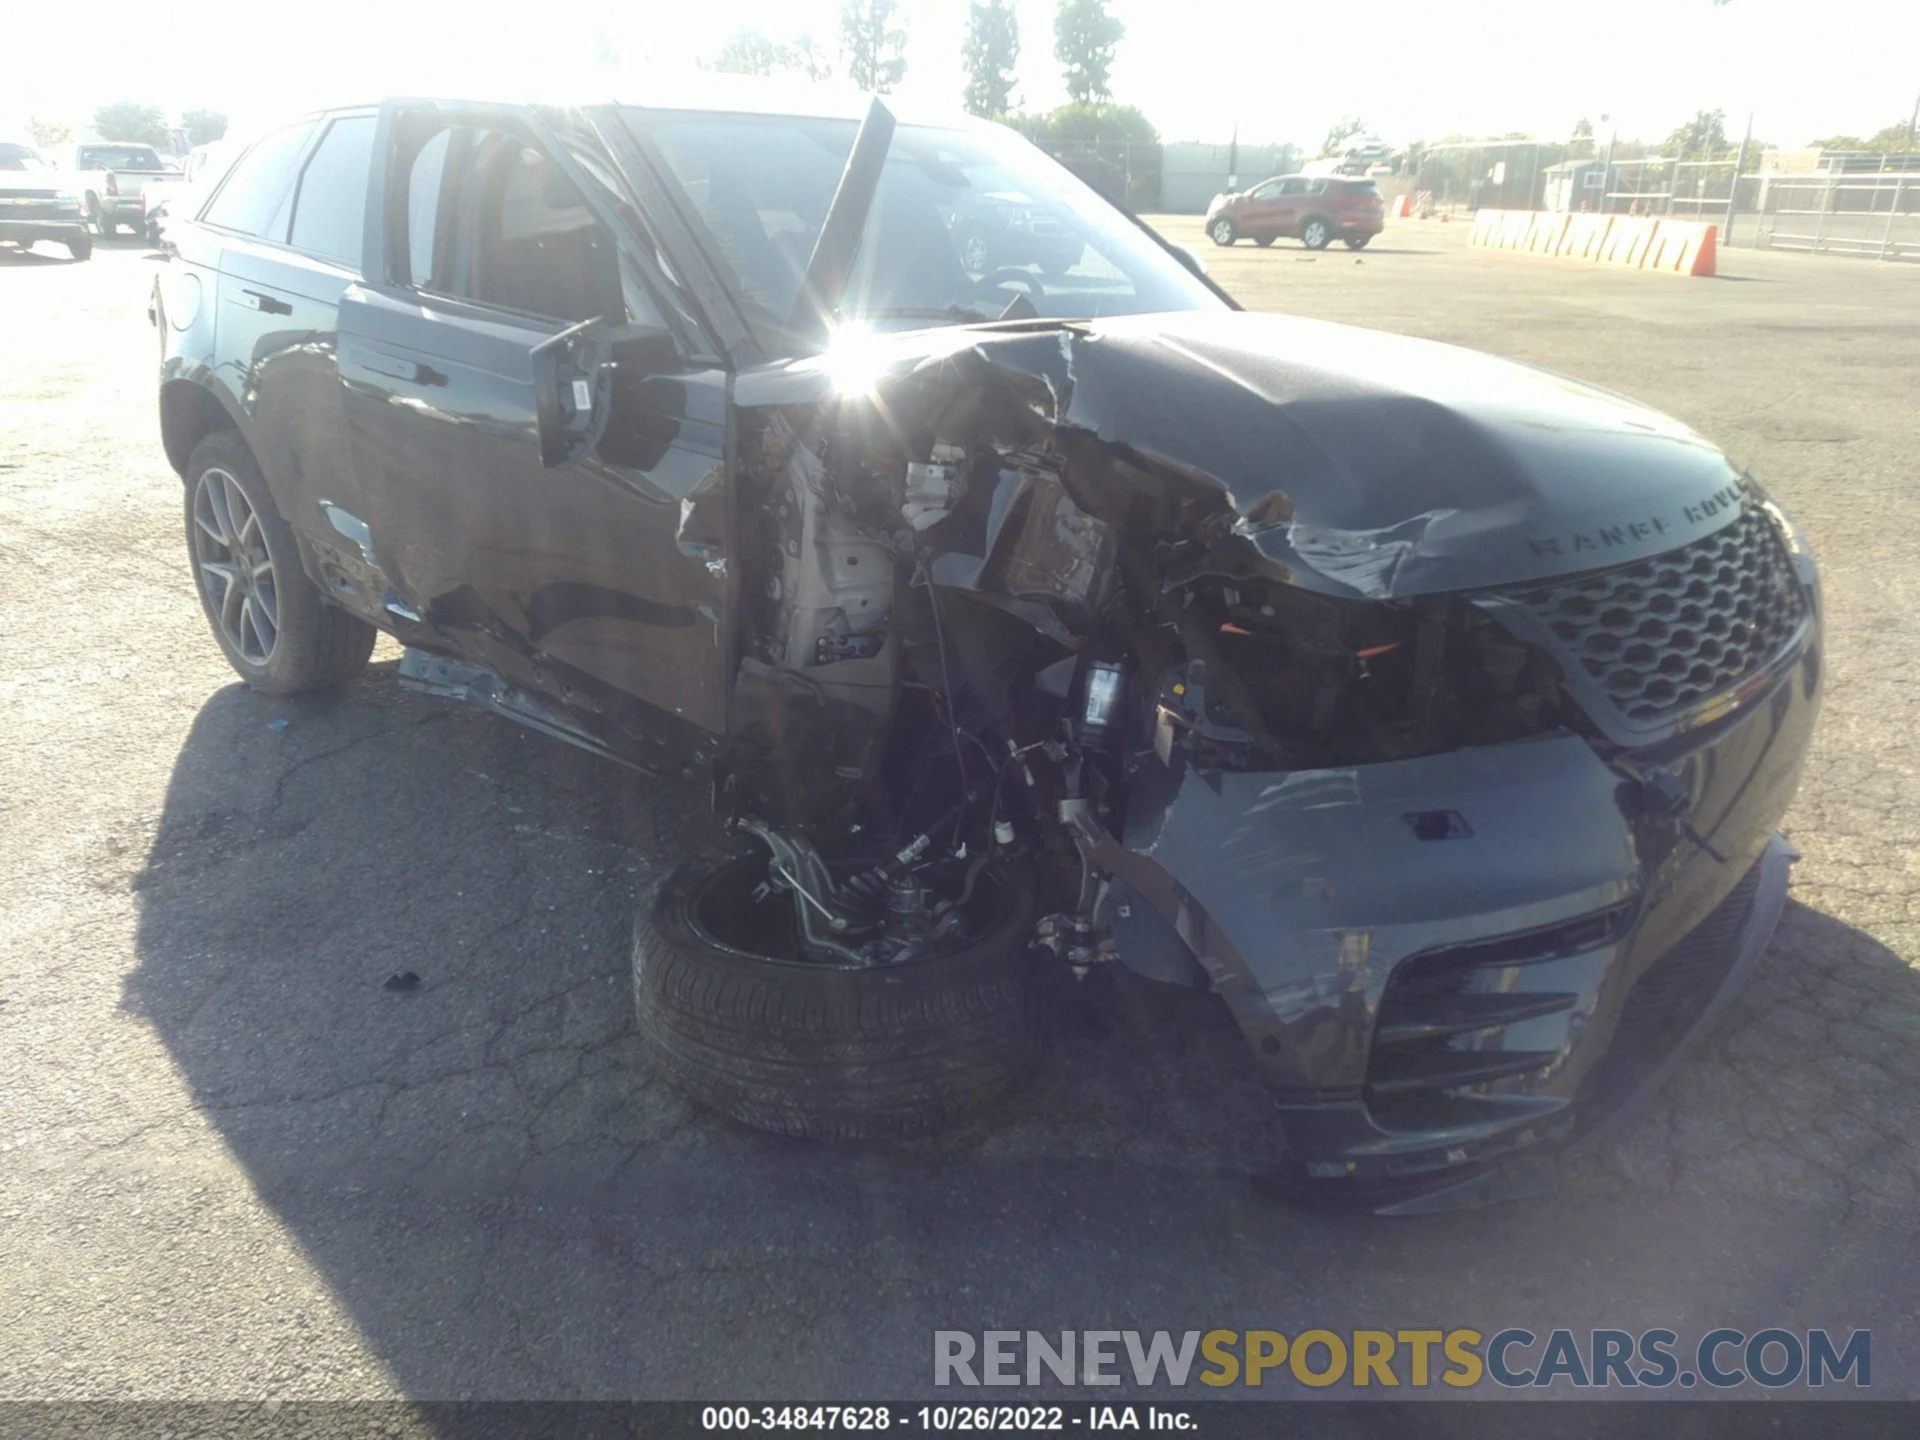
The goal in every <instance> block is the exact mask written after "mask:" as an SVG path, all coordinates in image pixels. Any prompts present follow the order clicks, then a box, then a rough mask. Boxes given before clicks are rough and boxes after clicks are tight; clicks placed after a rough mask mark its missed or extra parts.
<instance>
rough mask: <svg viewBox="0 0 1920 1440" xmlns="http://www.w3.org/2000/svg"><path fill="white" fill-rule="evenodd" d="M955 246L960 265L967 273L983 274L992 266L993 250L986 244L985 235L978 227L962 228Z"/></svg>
mask: <svg viewBox="0 0 1920 1440" xmlns="http://www.w3.org/2000/svg"><path fill="white" fill-rule="evenodd" d="M957 248H958V250H959V252H960V264H961V267H962V268H963V269H965V270H966V272H967V273H968V274H969V275H984V274H986V273H987V271H988V270H989V269H991V268H992V263H991V262H992V260H993V252H992V250H991V249H990V248H989V247H988V245H987V237H986V236H985V235H983V234H982V233H981V232H980V231H979V230H978V229H976V228H974V227H972V226H968V227H967V228H966V229H965V230H962V231H961V232H960V236H959V245H958V247H957Z"/></svg>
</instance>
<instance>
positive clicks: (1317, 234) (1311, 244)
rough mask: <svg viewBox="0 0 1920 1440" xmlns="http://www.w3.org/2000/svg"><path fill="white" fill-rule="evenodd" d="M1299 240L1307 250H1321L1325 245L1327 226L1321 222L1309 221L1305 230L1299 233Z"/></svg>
mask: <svg viewBox="0 0 1920 1440" xmlns="http://www.w3.org/2000/svg"><path fill="white" fill-rule="evenodd" d="M1300 238H1301V240H1303V241H1304V242H1305V243H1306V247H1307V249H1309V250H1323V249H1325V248H1326V244H1327V226H1326V222H1325V221H1322V220H1310V221H1308V222H1307V228H1306V229H1305V230H1304V231H1302V232H1301V235H1300Z"/></svg>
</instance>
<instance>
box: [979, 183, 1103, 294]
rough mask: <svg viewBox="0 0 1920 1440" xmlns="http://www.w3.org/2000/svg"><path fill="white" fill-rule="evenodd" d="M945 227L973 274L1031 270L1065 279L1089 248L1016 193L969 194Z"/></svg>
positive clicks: (1057, 218) (1063, 223) (1046, 209)
mask: <svg viewBox="0 0 1920 1440" xmlns="http://www.w3.org/2000/svg"><path fill="white" fill-rule="evenodd" d="M947 228H948V230H949V231H950V232H951V233H952V235H953V243H954V249H955V251H956V252H957V253H958V255H959V256H960V263H961V264H962V265H964V266H966V268H967V273H968V274H970V275H987V274H990V273H991V272H993V271H995V270H1003V269H1025V268H1026V267H1028V266H1034V267H1037V268H1038V269H1039V271H1040V273H1041V274H1043V275H1064V274H1066V273H1067V271H1069V270H1071V269H1072V268H1073V267H1074V266H1075V265H1077V264H1078V263H1079V261H1080V256H1081V253H1082V252H1083V251H1085V249H1086V248H1087V247H1086V241H1085V240H1084V239H1082V238H1081V236H1080V232H1079V231H1078V230H1076V229H1074V228H1073V226H1072V225H1070V224H1069V223H1068V221H1067V220H1066V219H1065V218H1064V217H1063V216H1061V215H1060V214H1057V213H1055V210H1054V208H1053V207H1050V206H1048V205H1045V204H1042V203H1040V202H1039V201H1036V200H1035V199H1033V198H1032V197H1031V196H1028V195H1024V194H1021V193H1019V192H1018V191H1013V192H1003V193H1001V194H998V195H975V194H972V193H971V192H969V193H968V194H966V195H964V196H963V197H962V198H961V201H960V203H959V204H958V205H956V206H955V207H954V212H953V215H952V217H951V218H950V219H949V220H948V222H947Z"/></svg>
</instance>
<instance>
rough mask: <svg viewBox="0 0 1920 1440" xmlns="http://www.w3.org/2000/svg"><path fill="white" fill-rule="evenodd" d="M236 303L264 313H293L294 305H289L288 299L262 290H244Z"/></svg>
mask: <svg viewBox="0 0 1920 1440" xmlns="http://www.w3.org/2000/svg"><path fill="white" fill-rule="evenodd" d="M235 303H237V304H240V305H244V306H246V307H247V309H249V310H258V311H260V312H261V313H262V314H264V315H291V314H292V313H293V306H291V305H289V304H288V303H287V302H286V301H284V300H281V299H278V298H276V297H275V296H272V295H268V294H266V293H265V292H263V291H260V290H242V291H241V292H240V298H239V300H238V301H236V302H235Z"/></svg>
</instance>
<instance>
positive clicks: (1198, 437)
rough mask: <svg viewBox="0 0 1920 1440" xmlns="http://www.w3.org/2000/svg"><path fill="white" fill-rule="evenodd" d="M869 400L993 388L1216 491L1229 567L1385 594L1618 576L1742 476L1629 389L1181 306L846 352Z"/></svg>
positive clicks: (818, 393) (809, 362)
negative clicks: (1605, 569) (1236, 552)
mask: <svg viewBox="0 0 1920 1440" xmlns="http://www.w3.org/2000/svg"><path fill="white" fill-rule="evenodd" d="M861 345H862V347H863V350H864V352H865V353H864V355H863V359H864V360H865V361H866V362H867V363H866V364H865V365H864V366H863V373H864V374H865V375H866V376H867V377H868V379H869V381H870V383H871V386H872V390H873V392H874V393H877V394H878V395H880V396H881V397H882V400H883V401H884V403H886V404H888V405H895V406H897V405H904V404H908V403H910V396H909V391H910V389H911V388H926V387H931V389H932V390H934V391H937V390H938V389H939V388H940V387H942V386H947V385H962V386H967V385H989V386H1001V387H1011V388H1012V389H1013V391H1014V392H1015V393H1016V395H1017V396H1018V397H1019V399H1020V401H1021V403H1023V404H1024V405H1025V406H1026V408H1028V409H1029V410H1030V411H1031V412H1032V413H1033V414H1034V415H1036V416H1037V417H1038V418H1039V419H1041V420H1042V421H1044V422H1045V423H1047V424H1049V425H1052V426H1055V427H1058V428H1059V429H1060V430H1062V431H1071V432H1076V433H1079V434H1081V435H1090V436H1092V437H1094V438H1096V439H1098V440H1099V441H1101V442H1103V443H1105V444H1108V445H1111V446H1113V447H1115V448H1116V449H1117V450H1119V451H1120V452H1121V453H1123V454H1124V455H1125V456H1126V457H1127V458H1128V459H1130V460H1132V461H1134V462H1135V463H1139V464H1142V465H1144V466H1147V467H1149V468H1158V469H1161V470H1162V471H1163V472H1165V473H1168V474H1170V475H1177V476H1180V477H1184V478H1186V479H1188V480H1190V481H1193V482H1194V483H1197V484H1200V485H1202V486H1206V487H1211V488H1213V489H1215V490H1217V492H1218V493H1219V495H1220V498H1221V501H1222V504H1223V506H1224V507H1225V508H1226V509H1227V510H1228V512H1229V513H1230V514H1232V515H1233V516H1234V517H1235V518H1236V521H1237V523H1236V524H1235V525H1234V526H1232V527H1231V534H1230V537H1229V539H1228V540H1227V541H1226V544H1227V545H1229V546H1238V547H1241V548H1242V551H1243V555H1242V562H1243V563H1246V562H1248V561H1250V562H1251V563H1252V564H1253V565H1256V566H1260V567H1261V568H1269V569H1270V570H1271V571H1272V572H1273V573H1275V574H1278V575H1281V576H1282V577H1284V578H1288V579H1291V580H1292V581H1293V582H1294V583H1296V584H1301V585H1304V586H1307V587H1308V588H1311V589H1315V590H1319V591H1321V592H1323V593H1327V594H1333V595H1340V596H1345V597H1348V598H1364V599H1376V600H1378V599H1394V598H1401V597H1405V596H1410V595H1421V594H1433V593H1439V592H1444V591H1450V590H1470V589H1476V588H1482V587H1487V586H1494V585H1506V584H1515V583H1521V582H1525V581H1531V580H1537V579H1542V578H1545V577H1548V576H1553V575H1560V574H1567V573H1572V572H1574V571H1577V570H1583V569H1593V568H1595V567H1597V566H1599V565H1605V564H1620V563H1625V562H1627V561H1630V560H1634V559H1638V558H1641V557H1643V556H1645V555H1652V554H1657V553H1660V552H1662V551H1665V550H1670V549H1673V548H1675V547H1677V546H1680V545H1683V544H1686V543H1687V542H1689V541H1690V540H1693V539H1696V538H1698V537H1699V536H1701V535H1705V534H1709V533H1711V532H1712V531H1714V530H1717V529H1719V528H1720V527H1721V526H1722V525H1724V524H1727V523H1729V522H1730V521H1731V520H1732V519H1733V518H1734V517H1735V516H1736V515H1737V513H1738V507H1737V505H1735V506H1728V505H1724V504H1717V503H1716V497H1720V496H1723V495H1725V494H1726V493H1727V492H1728V490H1729V487H1732V486H1734V485H1736V484H1737V482H1738V478H1739V477H1738V472H1737V471H1736V470H1735V469H1734V467H1733V466H1732V465H1731V464H1730V463H1729V462H1728V461H1727V459H1726V457H1725V456H1724V455H1722V454H1721V453H1720V452H1719V451H1718V450H1717V449H1715V448H1714V447H1713V446H1712V445H1710V444H1708V443H1707V442H1706V441H1704V440H1702V439H1701V438H1700V437H1699V436H1698V435H1695V434H1694V433H1693V432H1692V431H1691V430H1688V429H1687V428H1686V427H1685V426H1683V425H1680V424H1678V423H1677V422H1675V421H1673V420H1670V419H1668V418H1667V417H1665V416H1662V415H1660V414H1658V413H1657V412H1655V411H1652V410H1648V409H1645V408H1643V407H1641V406H1639V405H1637V404H1635V403H1634V402H1632V401H1631V400H1628V399H1626V398H1625V397H1622V396H1619V395H1614V394H1611V393H1609V392H1606V391H1602V390H1598V389H1595V388H1593V387H1590V386H1585V385H1582V384H1579V383H1578V382H1576V381H1572V380H1567V379H1565V378H1563V377H1561V376H1556V375H1551V374H1548V373H1547V372H1545V371H1540V370H1535V369H1531V368H1529V367H1526V366H1522V365H1517V364H1514V363H1512V362H1509V361H1505V360H1501V359H1498V358H1496V357H1494V356H1489V355H1482V354H1478V353H1476V352H1473V351H1468V350H1461V349H1456V348H1454V347H1451V346H1445V345H1438V344H1434V343H1432V342H1429V341H1422V340H1414V339H1411V338H1408V337H1404V336H1394V335H1385V334H1379V333H1376V332H1372V331H1365V330H1358V329H1354V328H1352V327H1349V326H1342V325H1331V324H1326V323H1323V322H1319V321H1308V320H1298V319H1294V318H1292V317H1287V316H1275V315H1250V314H1244V313H1236V312H1227V311H1221V312H1218V313H1215V312H1210V311H1196V312H1190V313H1179V314H1168V315H1144V316H1126V317H1118V318H1114V319H1110V320H1096V321H1086V322H1081V321H1075V322H1070V323H1065V324H1061V323H1050V322H1031V321H1029V322H1017V323H1013V324H1010V325H1008V326H1006V327H1005V328H997V329H993V330H983V329H981V328H980V327H971V328H962V327H949V328H942V329H937V330H920V331H907V332H901V333H897V334H875V335H869V336H865V337H863V338H862V340H861ZM837 369H838V367H837V365H836V362H835V360H834V358H833V356H832V354H831V352H829V353H828V354H827V355H822V356H813V357H809V358H807V359H804V360H797V361H792V362H787V363H784V364H781V365H777V366H772V367H768V368H767V369H764V370H760V371H754V372H749V373H747V374H743V375H742V376H740V377H739V379H738V381H737V383H736V396H737V398H738V399H739V401H740V403H741V404H743V405H749V406H754V405H775V404H800V403H810V402H818V401H823V400H827V399H829V398H831V397H832V396H833V395H834V393H835V380H834V376H835V374H836V372H837Z"/></svg>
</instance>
